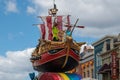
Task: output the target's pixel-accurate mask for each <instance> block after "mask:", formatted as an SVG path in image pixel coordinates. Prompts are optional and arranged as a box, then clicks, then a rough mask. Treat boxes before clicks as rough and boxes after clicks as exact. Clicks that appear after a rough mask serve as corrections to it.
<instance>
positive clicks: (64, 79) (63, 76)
mask: <svg viewBox="0 0 120 80" xmlns="http://www.w3.org/2000/svg"><path fill="white" fill-rule="evenodd" d="M58 74H59V75H60V76H61V77H62V78H63V80H70V79H69V77H68V76H67V75H66V74H65V73H58Z"/></svg>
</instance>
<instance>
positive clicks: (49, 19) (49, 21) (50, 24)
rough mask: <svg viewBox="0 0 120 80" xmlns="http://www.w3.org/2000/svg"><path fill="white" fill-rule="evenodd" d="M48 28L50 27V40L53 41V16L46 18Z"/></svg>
mask: <svg viewBox="0 0 120 80" xmlns="http://www.w3.org/2000/svg"><path fill="white" fill-rule="evenodd" d="M46 22H47V27H48V29H49V30H48V40H52V16H47V17H46Z"/></svg>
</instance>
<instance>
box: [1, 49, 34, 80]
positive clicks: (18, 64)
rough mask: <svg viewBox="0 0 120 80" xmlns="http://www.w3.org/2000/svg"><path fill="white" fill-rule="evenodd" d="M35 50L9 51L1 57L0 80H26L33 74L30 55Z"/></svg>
mask: <svg viewBox="0 0 120 80" xmlns="http://www.w3.org/2000/svg"><path fill="white" fill-rule="evenodd" d="M33 50H34V48H29V49H26V50H23V51H8V52H7V53H6V56H5V57H3V56H0V80H24V79H25V78H26V77H29V73H30V72H33V71H34V70H33V68H32V64H31V62H30V55H31V53H32V51H33Z"/></svg>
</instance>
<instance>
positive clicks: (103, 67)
mask: <svg viewBox="0 0 120 80" xmlns="http://www.w3.org/2000/svg"><path fill="white" fill-rule="evenodd" d="M110 71H111V68H110V65H108V64H104V65H103V66H102V67H101V68H100V69H99V71H98V74H103V73H107V72H110Z"/></svg>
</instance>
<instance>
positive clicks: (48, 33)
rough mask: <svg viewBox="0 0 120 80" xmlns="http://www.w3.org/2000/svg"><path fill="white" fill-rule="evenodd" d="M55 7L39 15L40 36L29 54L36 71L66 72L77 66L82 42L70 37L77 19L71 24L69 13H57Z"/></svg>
mask: <svg viewBox="0 0 120 80" xmlns="http://www.w3.org/2000/svg"><path fill="white" fill-rule="evenodd" d="M57 11H58V9H57V7H56V4H55V3H54V8H52V9H49V15H48V16H39V17H40V18H41V20H42V21H43V23H42V24H39V25H38V26H39V29H40V32H41V38H40V39H39V43H38V45H37V46H36V48H35V50H34V51H33V53H32V55H31V58H30V60H31V62H32V65H33V68H34V69H35V70H36V71H38V72H66V71H70V70H72V69H74V68H75V67H76V66H78V63H79V60H80V54H79V51H80V47H81V46H82V45H83V44H85V43H84V42H80V43H77V42H75V41H74V40H73V38H72V32H73V30H74V28H75V27H79V28H84V27H83V26H76V24H77V22H78V19H77V21H76V22H75V24H74V25H73V26H72V25H71V24H70V15H57Z"/></svg>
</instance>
